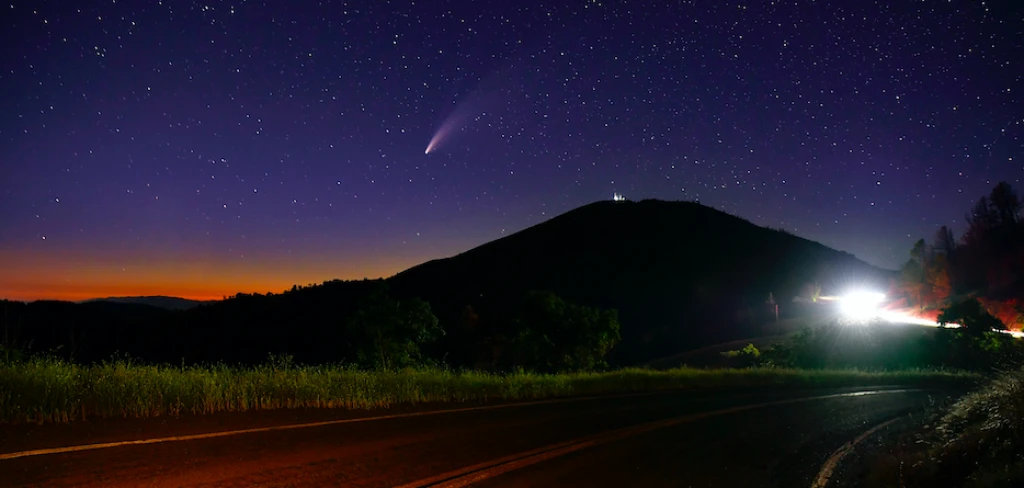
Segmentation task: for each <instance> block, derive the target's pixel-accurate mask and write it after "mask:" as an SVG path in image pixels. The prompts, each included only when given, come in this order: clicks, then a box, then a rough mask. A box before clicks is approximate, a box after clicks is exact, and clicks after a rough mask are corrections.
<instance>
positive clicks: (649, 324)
mask: <svg viewBox="0 0 1024 488" xmlns="http://www.w3.org/2000/svg"><path fill="white" fill-rule="evenodd" d="M889 276H890V273H889V272H887V271H883V270H880V269H877V268H874V267H872V266H870V265H868V264H867V263H864V262H862V261H860V260H858V259H856V258H855V257H854V256H852V255H850V254H848V253H844V252H840V251H836V250H834V249H830V248H828V247H825V246H823V245H821V244H818V243H816V242H812V241H808V240H806V239H803V238H800V237H797V236H794V235H791V234H788V233H785V232H781V231H777V230H771V229H766V228H763V227H759V226H756V225H754V224H752V223H750V222H748V221H746V220H743V219H741V218H738V217H735V216H732V215H729V214H726V213H724V212H721V211H718V210H715V209H712V208H709V207H706V206H702V205H700V204H697V203H692V202H665V201H657V200H647V201H641V202H611V201H604V202H597V203H593V204H590V205H587V206H584V207H580V208H578V209H575V210H572V211H570V212H567V213H565V214H563V215H560V216H558V217H555V218H552V219H550V220H548V221H546V222H544V223H541V224H538V225H536V226H533V227H530V228H528V229H525V230H523V231H521V232H518V233H515V234H512V235H510V236H507V237H504V238H502V239H499V240H496V241H493V242H490V243H487V244H484V245H482V246H480V247H477V248H474V249H472V250H469V251H467V252H464V253H462V254H459V255H457V256H454V257H451V258H446V259H438V260H434V261H430V262H427V263H424V264H422V265H419V266H415V267H413V268H410V269H408V270H406V271H403V272H401V273H399V274H398V275H396V276H394V277H393V278H391V279H390V280H389V281H390V283H391V285H392V286H393V288H394V289H395V290H396V291H398V292H400V293H404V294H414V295H418V296H420V297H422V298H424V299H426V300H427V301H429V302H431V304H432V305H433V306H434V309H435V312H436V313H437V314H438V315H439V316H440V317H441V318H442V321H446V322H452V321H455V320H457V317H458V316H459V314H462V313H464V310H465V309H466V306H467V305H468V306H471V307H473V310H474V311H476V312H478V313H480V315H481V316H482V318H483V319H486V313H485V312H483V311H486V310H494V309H498V308H501V307H502V306H506V305H507V304H508V303H510V301H514V300H515V299H516V298H518V297H519V296H521V295H522V294H523V293H524V292H526V291H527V290H531V289H546V290H551V291H553V292H555V293H557V294H559V295H561V296H563V297H564V298H566V299H569V300H571V301H574V302H577V303H580V304H585V305H591V306H599V307H605V308H615V309H618V310H619V314H620V321H621V323H622V334H623V343H622V344H621V346H620V347H618V348H616V350H615V351H614V357H613V359H614V360H616V361H615V362H619V363H632V362H636V361H641V360H644V359H651V358H654V357H658V356H659V355H665V354H671V353H674V352H678V351H680V350H684V349H687V348H694V347H700V346H703V345H707V344H712V343H716V342H721V341H726V340H730V339H735V338H739V337H745V336H749V335H750V334H756V332H757V331H756V329H757V327H758V325H759V324H762V323H764V321H765V320H767V319H768V317H769V314H768V313H767V311H768V310H770V308H769V307H768V306H766V305H765V301H766V300H767V298H768V296H769V293H772V294H773V295H774V296H775V297H776V299H777V300H778V301H779V302H780V305H781V312H782V313H786V312H787V307H786V306H787V304H788V303H789V301H790V300H791V299H792V298H793V297H794V296H796V295H797V294H799V293H800V291H801V288H802V287H804V286H806V285H808V284H811V283H814V282H817V283H819V284H821V285H822V287H823V291H824V292H826V293H827V292H829V291H830V290H841V289H843V288H845V287H847V286H851V285H853V284H860V283H864V282H867V283H871V284H872V285H873V286H884V285H885V283H886V281H887V279H888V277H889ZM446 318H447V319H448V320H445V319H446ZM453 332H455V333H458V331H457V330H456V331H453Z"/></svg>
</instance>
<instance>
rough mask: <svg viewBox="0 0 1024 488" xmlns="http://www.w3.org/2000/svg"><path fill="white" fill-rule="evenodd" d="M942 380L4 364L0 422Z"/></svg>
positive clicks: (894, 375) (838, 373) (872, 375)
mask: <svg viewBox="0 0 1024 488" xmlns="http://www.w3.org/2000/svg"><path fill="white" fill-rule="evenodd" d="M973 379H974V378H973V376H972V375H968V374H965V373H955V372H942V371H902V372H863V371H855V370H815V371H811V370H794V369H734V370H703V369H692V368H680V369H673V370H666V371H653V370H645V369H623V370H618V371H612V372H607V373H569V374H556V375H547V374H532V373H512V374H490V373H479V372H456V371H450V370H444V369H424V370H403V371H395V372H384V371H360V370H355V369H351V368H346V367H341V366H296V365H292V364H289V363H286V362H271V363H269V364H266V365H263V366H257V367H251V368H238V367H228V366H223V365H217V366H189V367H172V366H152V365H144V364H137V363H133V362H131V361H124V360H119V361H111V362H107V363H103V364H97V365H89V366H83V365H77V364H73V363H68V362H64V361H60V360H54V359H41V358H37V359H31V360H28V361H24V362H16V363H9V364H0V423H25V422H40V423H42V422H69V421H72V420H76V419H85V418H90V417H125V418H128V417H136V418H138V417H157V416H179V415H200V414H209V413H214V412H244V411H253V410H270V409H281V408H343V409H369V408H387V407H391V406H395V405H411V404H420V403H461V402H482V401H495V400H527V399H539V398H546V397H558V396H567V395H594V394H604V393H617V392H635V391H650V390H660V389H670V388H728V387H765V386H772V387H780V386H851V385H880V384H921V383H944V384H948V383H964V382H970V381H973Z"/></svg>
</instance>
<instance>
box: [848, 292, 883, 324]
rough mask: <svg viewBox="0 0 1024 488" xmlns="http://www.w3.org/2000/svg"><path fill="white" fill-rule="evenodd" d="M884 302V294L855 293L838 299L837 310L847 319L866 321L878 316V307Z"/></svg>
mask: <svg viewBox="0 0 1024 488" xmlns="http://www.w3.org/2000/svg"><path fill="white" fill-rule="evenodd" d="M884 301H885V294H884V293H877V292H870V291H855V292H851V293H847V294H846V295H843V296H842V297H841V298H840V299H839V310H840V311H842V313H843V315H844V316H846V317H848V318H851V319H859V320H867V319H871V318H874V317H877V316H878V315H879V312H880V310H879V307H880V306H881V305H882V302H884Z"/></svg>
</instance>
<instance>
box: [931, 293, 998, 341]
mask: <svg viewBox="0 0 1024 488" xmlns="http://www.w3.org/2000/svg"><path fill="white" fill-rule="evenodd" d="M938 322H939V325H943V326H945V325H947V324H952V323H956V324H960V326H961V327H962V329H963V331H964V332H965V333H966V334H967V335H971V336H980V335H983V334H984V333H986V332H992V331H993V330H1006V326H1005V325H1003V323H1002V322H1000V321H999V319H997V318H995V317H993V316H992V315H991V314H989V313H988V311H987V310H985V307H982V306H981V302H979V301H978V300H977V299H976V298H971V299H969V300H964V301H962V302H959V303H955V304H953V305H950V306H948V307H946V308H944V309H942V313H940V314H939V319H938Z"/></svg>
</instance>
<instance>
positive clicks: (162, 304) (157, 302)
mask: <svg viewBox="0 0 1024 488" xmlns="http://www.w3.org/2000/svg"><path fill="white" fill-rule="evenodd" d="M91 302H113V303H134V304H138V305H149V306H151V307H157V308H164V309H167V310H187V309H190V308H193V307H198V306H199V305H202V304H204V303H211V301H202V300H190V299H188V298H179V297H168V296H162V295H155V296H139V297H106V298H94V299H91V300H86V301H85V303H91Z"/></svg>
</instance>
